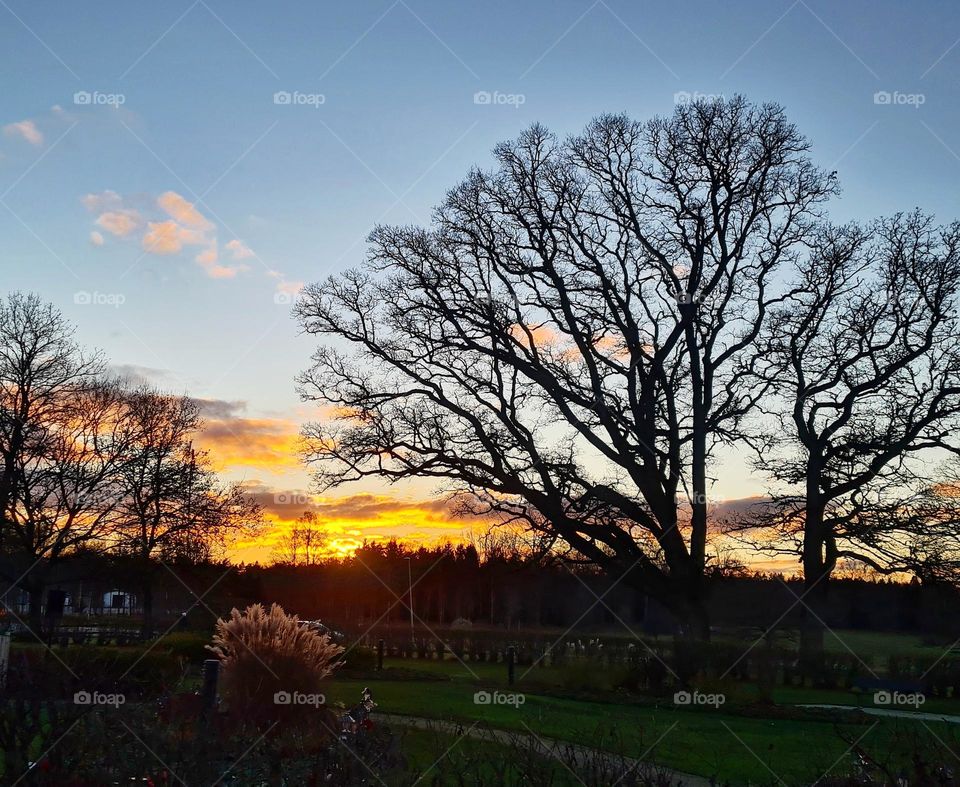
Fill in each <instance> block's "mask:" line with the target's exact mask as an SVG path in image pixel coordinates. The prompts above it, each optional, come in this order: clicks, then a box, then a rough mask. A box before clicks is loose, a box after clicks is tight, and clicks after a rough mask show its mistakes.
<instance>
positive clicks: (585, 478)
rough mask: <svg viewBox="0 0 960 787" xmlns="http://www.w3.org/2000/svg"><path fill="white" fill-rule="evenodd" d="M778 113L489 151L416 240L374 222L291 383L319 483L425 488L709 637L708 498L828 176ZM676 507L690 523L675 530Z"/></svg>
mask: <svg viewBox="0 0 960 787" xmlns="http://www.w3.org/2000/svg"><path fill="white" fill-rule="evenodd" d="M807 151H808V145H807V142H806V141H805V139H804V138H803V137H802V136H801V135H800V134H799V133H798V132H797V130H796V129H795V128H794V126H792V125H791V124H790V123H788V122H787V120H786V118H785V116H784V113H783V111H782V109H781V108H779V107H777V106H773V105H764V106H759V107H758V106H752V105H750V104H748V103H747V102H746V101H745V100H743V99H741V98H735V99H733V100H731V101H716V102H699V103H694V104H691V105H689V106H684V107H680V108H678V109H677V111H676V113H675V114H674V115H673V117H670V118H656V119H654V120H652V121H650V122H648V123H637V122H633V121H631V120H629V119H627V118H626V117H622V116H606V117H601V118H599V119H598V120H596V121H594V122H593V123H591V124H590V125H589V126H588V127H587V129H586V131H585V132H584V133H583V134H582V135H581V136H578V137H575V138H572V139H570V140H567V141H566V142H559V141H558V140H556V139H555V138H554V137H552V136H551V135H550V134H548V133H547V132H546V131H545V130H544V129H543V128H541V127H539V126H534V127H533V128H531V129H530V130H529V131H528V132H526V133H525V134H523V135H522V136H521V137H520V138H519V139H518V140H517V141H515V142H511V143H505V144H502V145H500V146H498V147H497V149H496V151H495V154H496V158H497V162H498V167H497V169H496V170H495V171H493V172H490V173H484V172H480V171H474V172H472V173H471V174H470V175H469V177H468V178H467V179H466V180H465V181H464V182H463V183H462V184H461V185H460V186H458V187H457V188H455V189H453V190H452V191H451V192H450V193H449V194H448V195H447V198H446V200H445V202H444V203H443V205H442V206H441V207H440V208H439V209H438V210H437V212H436V216H435V223H434V226H433V227H432V228H431V229H429V230H425V229H417V228H397V227H379V228H377V229H376V230H375V231H374V232H373V234H372V236H371V239H370V241H371V251H370V261H369V264H368V265H367V267H366V268H365V270H363V271H351V272H348V273H346V274H344V275H342V276H339V277H335V278H330V279H328V280H327V281H325V282H323V283H320V284H315V285H313V286H311V287H308V288H307V289H306V290H305V292H304V294H303V296H302V299H301V300H300V301H299V303H298V305H297V307H296V312H297V315H298V317H299V319H300V321H301V323H302V325H303V327H304V329H305V330H306V331H307V332H309V333H311V334H317V335H325V336H329V337H332V338H335V339H337V340H338V341H339V344H338V346H339V347H342V346H343V345H342V343H343V341H345V342H346V343H347V345H348V346H350V347H351V348H352V349H353V351H354V352H353V353H345V352H344V351H342V350H341V349H337V348H335V347H334V346H332V345H329V346H325V347H322V348H321V349H319V350H318V351H317V353H316V354H315V355H314V358H313V362H314V363H313V367H312V369H311V370H309V371H308V372H306V373H305V374H303V375H302V376H301V378H300V385H301V390H302V393H303V395H304V396H305V397H307V398H311V399H317V400H320V401H325V402H329V403H332V404H334V405H336V406H337V407H338V408H340V409H339V413H340V418H339V419H338V420H336V421H334V422H333V423H328V424H314V425H312V426H309V427H308V428H307V429H306V432H305V434H306V437H307V439H308V441H309V443H310V446H311V448H310V450H309V452H308V458H309V459H310V460H311V461H313V462H314V463H315V464H316V466H317V468H318V481H319V483H320V485H321V486H330V485H335V484H339V483H342V482H346V481H349V480H353V479H357V478H363V477H366V476H370V475H379V476H382V477H385V478H388V479H391V480H397V479H403V478H408V477H413V476H418V477H424V478H434V479H438V480H439V481H440V482H441V483H442V484H444V485H445V486H446V488H448V489H449V490H450V491H452V492H457V491H460V492H463V491H466V492H468V493H471V494H473V495H474V496H475V497H476V499H477V500H478V505H479V507H481V508H486V509H488V510H490V511H493V512H495V513H498V514H500V515H502V516H504V517H506V518H513V519H516V520H518V521H523V522H525V523H526V524H527V525H529V526H530V527H533V528H535V529H538V530H542V531H545V532H546V533H547V534H549V535H550V536H551V537H553V538H555V539H557V540H558V541H560V542H563V543H565V544H567V545H568V546H569V547H570V548H571V549H572V550H574V551H575V552H576V553H577V554H579V555H581V556H583V557H585V558H586V559H588V560H590V561H593V562H595V563H597V564H599V565H602V566H603V567H605V568H606V570H607V571H609V572H611V573H612V574H614V575H616V576H617V577H622V578H623V579H624V581H626V582H629V583H630V584H632V585H633V586H635V587H638V588H641V589H643V590H644V591H646V592H650V593H653V594H655V595H656V596H658V597H659V598H661V599H662V600H663V601H664V603H665V604H666V605H668V606H669V607H670V608H672V609H673V610H674V612H675V613H676V614H677V616H678V618H679V619H680V620H681V621H682V624H683V626H684V630H685V631H686V632H687V633H689V634H690V635H692V636H695V637H708V636H709V621H708V620H707V615H706V609H705V603H704V602H705V595H706V592H707V587H706V585H707V583H706V574H707V572H708V566H707V549H706V546H707V538H708V532H707V513H708V512H707V488H708V483H709V478H708V469H709V460H710V457H711V455H712V452H713V449H714V447H715V445H716V443H717V442H718V441H723V440H732V439H735V438H736V437H737V436H738V435H739V429H740V422H741V419H742V418H743V417H744V415H746V414H747V413H748V412H750V410H751V409H752V408H753V407H754V405H755V404H756V401H757V398H758V397H759V396H760V395H762V393H763V389H762V386H761V387H760V388H759V389H758V388H757V387H756V386H755V385H754V382H755V381H754V379H753V378H751V377H750V376H749V375H748V374H747V373H746V372H745V371H744V370H745V369H749V368H750V367H751V360H750V359H752V358H754V356H755V349H756V348H755V342H756V338H757V335H758V333H759V330H760V327H761V325H762V324H763V321H764V318H765V315H766V313H767V311H768V309H769V308H770V306H771V305H772V304H773V303H774V302H775V301H776V297H775V295H774V294H773V293H772V280H773V278H774V274H775V271H776V270H777V269H778V267H779V265H780V264H781V263H782V261H784V260H789V259H791V258H792V257H793V256H794V254H795V253H796V249H797V248H798V246H799V244H800V243H801V241H803V240H804V238H805V237H806V235H807V233H808V230H809V225H810V223H811V221H812V220H813V219H815V218H816V215H817V210H818V204H819V203H820V202H821V201H823V200H824V199H825V198H826V197H828V196H829V195H830V194H831V193H833V191H834V184H833V180H832V178H831V177H830V176H828V175H826V174H824V173H823V172H821V171H820V170H818V169H817V168H816V167H814V166H813V165H812V164H811V163H810V160H809V158H808V156H807ZM680 498H686V500H687V501H688V503H689V505H690V507H691V510H692V514H691V516H690V519H689V523H685V522H680V521H679V519H678V500H679V499H680Z"/></svg>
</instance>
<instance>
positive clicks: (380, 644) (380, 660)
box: [377, 639, 383, 672]
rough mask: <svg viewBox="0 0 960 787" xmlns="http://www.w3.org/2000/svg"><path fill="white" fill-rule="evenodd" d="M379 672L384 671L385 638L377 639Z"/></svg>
mask: <svg viewBox="0 0 960 787" xmlns="http://www.w3.org/2000/svg"><path fill="white" fill-rule="evenodd" d="M377 672H383V639H378V640H377Z"/></svg>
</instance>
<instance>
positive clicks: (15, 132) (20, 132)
mask: <svg viewBox="0 0 960 787" xmlns="http://www.w3.org/2000/svg"><path fill="white" fill-rule="evenodd" d="M3 133H4V134H6V135H7V136H8V137H20V138H21V139H25V140H26V141H27V142H29V143H30V144H31V145H37V146H39V145H42V144H43V134H42V133H41V132H40V129H38V128H37V124H36V123H34V122H33V121H32V120H21V121H18V122H17V123H8V124H7V125H5V126H4V127H3Z"/></svg>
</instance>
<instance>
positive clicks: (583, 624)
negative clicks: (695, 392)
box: [24, 542, 960, 642]
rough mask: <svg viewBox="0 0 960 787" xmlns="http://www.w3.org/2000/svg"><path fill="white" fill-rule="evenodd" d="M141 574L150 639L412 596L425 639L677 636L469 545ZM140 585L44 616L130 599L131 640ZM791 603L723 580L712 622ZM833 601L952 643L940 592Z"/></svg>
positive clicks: (570, 571)
mask: <svg viewBox="0 0 960 787" xmlns="http://www.w3.org/2000/svg"><path fill="white" fill-rule="evenodd" d="M147 570H149V571H151V572H152V573H153V578H152V579H153V584H154V594H155V601H154V603H155V605H156V610H155V615H156V624H155V625H156V626H157V628H158V629H159V630H160V631H163V630H165V629H168V628H169V627H171V626H177V625H181V626H188V627H190V628H196V629H204V628H210V627H212V625H213V623H214V616H225V615H227V614H228V613H229V611H230V609H231V608H233V607H239V608H243V607H245V606H246V605H248V604H251V603H254V602H266V601H269V602H276V603H279V604H280V605H281V606H283V607H284V609H286V610H288V611H289V612H293V613H296V614H298V615H300V617H301V618H304V619H312V620H322V621H324V622H325V623H327V624H328V625H330V626H331V627H333V628H335V629H337V630H340V631H343V632H346V633H349V634H350V635H351V636H356V635H358V634H360V633H363V632H366V631H368V630H369V631H373V632H375V631H377V630H378V629H383V630H387V629H396V628H398V627H403V626H409V625H410V607H409V598H410V592H409V588H410V585H411V584H412V586H413V594H412V595H413V611H414V617H415V622H416V625H417V627H418V628H421V629H422V628H423V627H424V626H431V627H434V626H439V627H444V626H453V627H465V628H486V627H490V628H497V629H508V630H514V631H519V630H527V631H531V630H534V631H535V630H538V629H543V630H547V629H568V628H569V629H571V632H572V633H576V634H582V635H585V636H586V635H589V634H592V633H598V634H599V633H603V634H604V635H618V634H619V635H622V636H623V637H627V638H629V637H632V636H633V635H634V634H636V635H639V634H642V633H643V634H671V633H674V632H675V631H676V627H677V623H676V621H675V620H674V619H673V618H672V617H671V615H670V614H669V612H667V611H666V610H665V609H664V608H663V607H662V606H660V605H658V604H657V603H656V602H655V601H654V600H653V599H652V598H649V597H647V596H645V595H643V594H641V593H640V592H638V591H636V590H634V589H633V588H631V587H630V585H629V584H628V583H627V582H624V581H617V580H616V578H610V577H608V576H605V575H604V574H603V573H602V572H599V571H597V570H596V569H591V568H579V569H578V568H575V567H569V566H567V565H564V564H562V563H552V562H549V561H545V560H543V559H535V558H533V557H531V556H530V555H529V554H523V553H522V552H518V551H509V550H491V551H489V552H486V551H483V550H480V551H478V549H477V548H476V547H474V546H472V545H456V546H454V545H446V546H440V547H435V548H423V547H420V548H416V549H414V548H411V547H408V546H405V545H402V544H400V543H397V542H388V543H368V544H365V545H364V546H362V547H361V548H360V549H359V550H358V551H357V552H356V554H355V555H353V556H351V557H346V558H318V559H317V560H316V562H314V563H312V564H310V565H302V564H301V565H295V564H291V563H287V564H284V563H276V564H274V565H269V566H262V565H259V564H253V565H239V566H233V565H230V564H228V563H221V562H216V561H200V562H191V561H186V560H179V561H174V562H169V563H163V564H161V563H159V562H156V563H154V564H152V565H151V567H150V568H149V569H147ZM144 571H145V567H144V564H143V563H142V562H141V561H135V560H131V559H126V558H123V557H108V556H103V555H98V554H93V553H91V554H89V555H86V556H83V555H81V556H77V557H76V558H75V559H74V560H72V561H70V562H69V563H67V564H64V565H63V566H61V567H60V570H59V572H58V573H57V576H56V577H51V583H50V586H49V591H48V595H47V600H48V601H49V599H50V598H56V597H60V598H64V597H66V599H67V612H66V614H63V613H62V611H61V610H59V609H54V608H51V606H50V605H49V604H46V605H45V615H46V618H47V622H48V623H50V624H57V623H60V624H62V625H69V624H71V623H73V624H74V625H77V624H79V623H80V622H81V621H82V619H83V618H84V617H85V616H88V615H90V614H91V612H92V613H96V612H97V610H95V609H94V610H91V609H90V608H89V605H90V600H93V599H100V598H102V597H103V596H104V595H106V596H109V595H110V593H118V592H120V593H124V594H128V597H129V598H130V599H131V604H130V605H129V609H124V610H117V611H115V612H116V613H118V614H117V617H116V618H115V622H116V623H117V624H118V625H122V624H123V620H124V618H125V617H127V616H129V617H127V619H129V620H130V622H131V626H134V625H135V624H134V623H133V619H134V618H136V617H137V616H138V612H139V603H138V602H139V600H138V597H137V588H138V587H140V586H142V583H143V579H144ZM208 589H209V590H208ZM801 593H802V580H801V579H798V578H790V577H784V576H780V575H775V574H762V573H759V572H752V571H748V570H746V569H744V568H743V567H740V566H731V567H728V568H726V569H724V570H718V571H717V572H716V573H715V575H714V576H713V577H712V578H711V582H710V594H709V603H710V612H711V619H712V620H713V621H714V625H717V626H722V627H724V628H727V627H744V628H756V629H758V630H766V629H769V628H781V629H791V628H797V627H798V626H799V624H800V615H801V607H802V605H801V604H799V603H798V601H797V599H798V597H799V596H800V594H801ZM830 596H831V604H830V607H829V618H828V619H827V620H825V622H826V623H827V624H828V625H829V626H830V627H831V628H840V629H865V630H866V629H869V630H874V631H880V630H882V631H901V632H913V633H920V634H924V635H927V636H929V638H930V641H931V642H944V641H952V639H951V638H955V637H956V636H957V635H958V634H960V622H958V621H957V619H956V615H955V613H954V612H953V611H951V610H956V609H957V603H958V601H960V599H958V593H957V591H956V589H954V588H953V587H951V586H949V585H947V584H939V583H930V582H928V583H926V584H923V583H920V582H917V581H913V582H910V583H899V582H895V581H892V580H889V579H878V578H870V577H858V578H853V577H847V578H843V577H840V578H838V579H837V581H836V582H835V583H833V584H832V585H831V588H830ZM24 601H25V599H24ZM108 611H109V610H108ZM101 613H102V610H101ZM184 613H187V614H186V615H184ZM58 617H59V618H60V620H57V619H56V618H58ZM51 627H53V626H51Z"/></svg>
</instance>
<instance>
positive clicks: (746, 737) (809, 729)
mask: <svg viewBox="0 0 960 787" xmlns="http://www.w3.org/2000/svg"><path fill="white" fill-rule="evenodd" d="M385 667H386V668H385V670H384V672H383V673H382V675H381V676H376V675H371V676H364V677H357V678H353V677H350V678H347V677H338V678H337V679H336V680H334V681H333V682H332V683H331V684H330V686H329V691H328V701H341V702H344V703H350V702H352V701H353V700H354V699H355V698H356V697H357V696H358V695H359V693H360V690H361V688H362V687H363V686H364V685H369V686H370V687H371V688H372V690H373V692H374V696H375V698H376V700H377V702H378V703H379V704H380V709H381V710H382V711H384V712H388V713H398V714H408V715H412V716H419V717H427V718H435V719H449V720H456V721H459V722H462V723H463V725H464V726H465V727H467V726H468V725H473V724H475V723H476V724H481V725H489V726H490V727H493V728H498V729H504V730H512V731H517V732H525V731H527V730H534V731H536V733H537V734H538V735H542V736H546V737H549V738H554V739H559V740H565V741H571V742H575V743H579V744H583V745H592V746H595V747H597V748H603V749H607V750H610V751H613V752H615V753H618V754H624V755H627V756H631V757H639V758H642V759H645V760H652V761H655V762H656V763H658V764H660V765H663V766H665V767H669V768H671V769H675V770H679V771H683V772H686V773H692V774H698V775H701V776H705V777H711V776H714V777H717V778H718V779H720V780H723V781H730V782H732V783H733V784H746V783H751V782H752V783H754V784H756V783H770V782H779V781H780V780H782V781H783V782H784V783H787V784H810V783H812V782H814V781H816V780H817V779H818V778H820V777H821V776H823V775H825V774H827V773H832V774H836V775H840V774H845V773H849V772H850V771H851V767H852V762H853V756H852V755H851V754H850V753H849V749H850V744H851V743H853V742H855V741H858V742H859V745H860V746H862V747H863V748H864V749H866V750H867V751H870V752H877V753H879V754H881V755H883V756H884V757H887V758H889V759H890V760H891V761H892V762H893V763H894V764H895V765H896V764H897V763H898V762H900V761H903V762H905V761H906V759H907V758H908V757H909V756H910V754H911V751H912V750H913V749H914V748H915V746H916V745H917V741H916V740H915V738H916V737H917V736H920V737H921V738H922V739H923V740H924V745H928V746H931V747H937V746H944V747H948V748H949V749H950V750H951V752H952V751H958V752H960V745H958V744H960V726H954V725H950V724H946V723H940V722H929V721H928V722H918V721H915V720H906V719H905V720H899V719H879V718H876V717H867V716H864V715H862V714H851V715H849V716H838V714H836V713H835V712H831V711H814V710H803V709H799V708H796V707H794V706H796V705H798V704H802V703H825V704H838V705H839V704H846V705H856V704H857V701H858V700H857V698H856V697H855V696H854V695H852V694H851V693H849V692H842V691H815V690H811V689H792V688H785V689H780V690H779V691H778V692H777V693H776V694H775V696H774V699H775V702H776V703H777V705H775V706H766V707H761V706H758V705H756V704H753V703H751V702H750V701H749V687H746V688H745V687H742V686H741V687H740V688H739V691H740V692H741V696H742V697H743V699H742V700H738V701H736V702H735V701H731V702H730V703H729V704H726V705H724V706H722V707H720V708H719V709H712V708H703V709H700V708H698V709H694V708H686V707H682V708H681V707H677V706H675V705H673V703H672V701H671V698H670V697H667V698H664V699H662V700H660V701H659V702H657V701H654V700H651V699H644V698H641V697H636V696H630V695H627V694H624V693H622V692H621V693H609V694H604V693H597V692H594V693H592V694H589V693H582V692H576V691H571V690H570V689H568V688H565V687H561V686H560V685H559V671H558V670H554V669H549V668H543V669H535V670H533V671H531V672H530V674H529V675H527V676H526V677H525V678H524V679H523V680H522V681H520V682H518V684H517V685H516V686H514V687H512V688H511V687H509V686H507V682H506V673H505V669H504V667H503V665H496V664H484V663H478V664H470V665H467V666H464V665H462V664H460V663H458V662H456V661H444V662H437V661H424V662H417V661H401V660H393V661H388V662H387V664H386V665H385ZM467 667H469V670H470V671H468V668H467ZM471 671H472V672H471ZM473 673H475V674H473ZM517 674H518V676H519V675H520V674H522V670H520V669H518V672H517ZM479 689H489V690H494V689H497V690H500V691H516V692H523V693H524V696H525V701H524V702H523V704H522V705H519V706H518V707H515V706H512V705H477V704H475V702H474V692H476V691H478V690H479ZM923 710H924V711H932V712H943V713H957V714H960V702H954V701H952V700H948V701H941V702H940V703H939V707H934V706H933V703H931V705H930V706H926V705H925V706H924V708H923ZM938 738H939V739H940V740H939V741H938V740H937V739H938ZM941 742H942V743H941ZM944 756H945V757H946V758H949V759H952V756H951V753H948V752H946V751H944Z"/></svg>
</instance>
